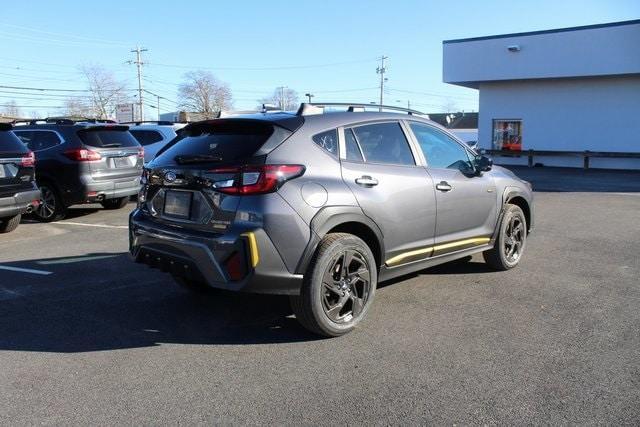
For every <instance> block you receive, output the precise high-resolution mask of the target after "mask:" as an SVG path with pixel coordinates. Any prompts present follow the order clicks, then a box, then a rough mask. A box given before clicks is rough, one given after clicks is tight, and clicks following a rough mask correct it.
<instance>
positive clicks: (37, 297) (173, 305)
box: [0, 253, 485, 353]
mask: <svg viewBox="0 0 640 427" xmlns="http://www.w3.org/2000/svg"><path fill="white" fill-rule="evenodd" d="M2 265H3V266H9V267H19V268H28V269H36V270H43V271H50V272H52V274H50V275H36V274H26V273H22V272H12V271H3V270H0V350H19V351H46V352H61V353H70V352H87V351H100V350H113V349H123V348H138V347H148V346H156V345H160V344H162V343H177V344H203V345H217V344H262V343H280V342H300V341H311V340H317V339H318V337H316V336H314V335H312V334H310V333H308V332H307V331H306V330H304V329H303V328H302V327H301V326H300V325H299V324H298V322H297V321H296V319H295V317H294V316H293V314H292V311H291V309H290V307H289V300H288V297H284V296H273V295H252V294H242V293H232V292H224V291H214V292H213V293H212V294H204V295H196V294H192V293H189V292H187V291H185V290H183V289H182V288H180V287H179V286H178V285H176V284H175V283H174V282H173V280H172V279H171V277H170V276H169V275H167V274H164V273H160V272H158V271H156V270H152V269H149V268H147V267H145V266H142V265H139V264H135V263H133V262H132V261H131V260H130V259H129V256H128V254H126V253H111V254H108V253H94V254H87V255H85V256H78V257H65V258H48V259H38V260H28V261H24V262H15V263H4V264H2ZM482 265H483V264H478V263H470V262H456V263H453V264H451V265H446V266H440V267H437V268H435V269H430V270H425V271H423V272H420V273H419V274H466V273H469V274H471V273H480V272H483V271H485V270H484V267H482ZM408 277H411V276H408ZM408 277H404V278H401V279H396V280H394V281H391V282H389V283H385V284H382V285H381V287H386V286H389V285H390V284H393V283H397V282H400V281H402V280H406V279H407V278H408Z"/></svg>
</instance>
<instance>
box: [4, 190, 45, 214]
mask: <svg viewBox="0 0 640 427" xmlns="http://www.w3.org/2000/svg"><path fill="white" fill-rule="evenodd" d="M34 200H40V190H29V191H22V192H20V193H16V194H14V195H13V196H11V197H2V198H0V218H4V217H9V216H14V215H18V214H22V213H25V212H26V211H27V208H28V207H29V205H30V204H31V202H32V201H34Z"/></svg>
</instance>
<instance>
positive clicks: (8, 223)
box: [0, 214, 22, 233]
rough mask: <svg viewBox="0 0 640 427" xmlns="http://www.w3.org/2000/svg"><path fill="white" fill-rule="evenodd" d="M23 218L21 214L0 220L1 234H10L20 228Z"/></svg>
mask: <svg viewBox="0 0 640 427" xmlns="http://www.w3.org/2000/svg"><path fill="white" fill-rule="evenodd" d="M21 218H22V215H20V214H18V215H15V216H10V217H8V218H0V233H9V232H11V231H13V230H15V229H16V228H18V225H19V224H20V219H21Z"/></svg>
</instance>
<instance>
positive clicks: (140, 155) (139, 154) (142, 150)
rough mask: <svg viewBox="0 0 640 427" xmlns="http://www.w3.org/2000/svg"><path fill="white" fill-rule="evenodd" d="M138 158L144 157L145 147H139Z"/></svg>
mask: <svg viewBox="0 0 640 427" xmlns="http://www.w3.org/2000/svg"><path fill="white" fill-rule="evenodd" d="M138 158H139V159H144V147H140V148H138Z"/></svg>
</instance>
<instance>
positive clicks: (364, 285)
mask: <svg viewBox="0 0 640 427" xmlns="http://www.w3.org/2000/svg"><path fill="white" fill-rule="evenodd" d="M345 259H347V260H350V261H349V262H348V263H347V264H345V262H344V260H345ZM345 266H346V268H344V267H345ZM349 278H351V280H350V281H349V280H348V279H349ZM377 281H378V271H377V267H376V261H375V258H374V257H373V253H372V252H371V249H370V248H369V247H368V246H367V244H366V243H365V242H363V241H362V240H361V239H359V238H358V237H356V236H354V235H352V234H347V233H331V234H328V235H327V236H325V237H324V238H323V239H322V240H321V241H320V244H319V245H318V248H317V250H316V253H315V255H314V257H313V259H312V260H311V263H310V265H309V268H308V269H307V272H306V274H305V275H304V280H303V284H302V288H301V290H300V295H295V296H291V297H290V302H291V308H292V309H293V312H294V313H295V315H296V318H297V319H298V322H300V324H302V326H304V327H305V328H306V329H308V330H309V331H311V332H313V333H315V334H318V335H322V336H325V337H337V336H340V335H344V334H346V333H348V332H350V331H352V330H353V329H354V328H355V327H356V326H357V325H358V324H359V323H360V322H361V321H362V319H364V318H365V316H366V314H367V312H368V311H369V308H370V307H371V305H372V303H373V300H374V296H375V291H376V285H377Z"/></svg>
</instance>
